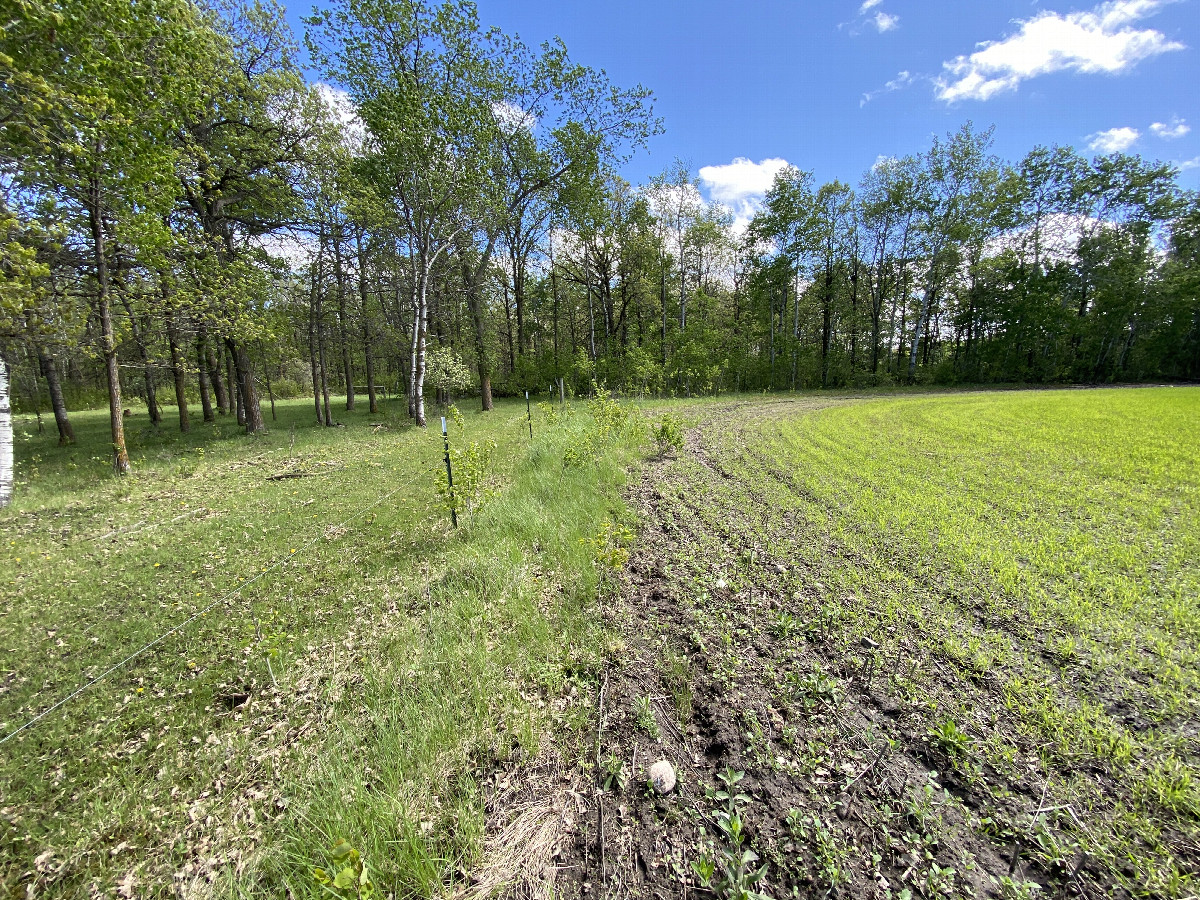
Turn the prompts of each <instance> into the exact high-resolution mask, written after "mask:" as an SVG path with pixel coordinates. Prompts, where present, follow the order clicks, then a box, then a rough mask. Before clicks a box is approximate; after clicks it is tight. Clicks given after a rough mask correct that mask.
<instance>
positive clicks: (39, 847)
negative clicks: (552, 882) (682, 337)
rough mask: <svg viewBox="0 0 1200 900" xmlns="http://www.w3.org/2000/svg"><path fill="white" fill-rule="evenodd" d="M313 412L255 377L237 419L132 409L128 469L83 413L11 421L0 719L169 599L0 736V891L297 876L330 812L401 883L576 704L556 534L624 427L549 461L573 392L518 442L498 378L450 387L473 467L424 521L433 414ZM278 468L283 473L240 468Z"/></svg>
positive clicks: (449, 857)
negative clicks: (489, 391) (181, 420)
mask: <svg viewBox="0 0 1200 900" xmlns="http://www.w3.org/2000/svg"><path fill="white" fill-rule="evenodd" d="M465 405H466V404H464V406H465ZM195 418H197V419H198V416H196V417H195ZM337 418H338V419H339V420H340V421H342V422H343V423H345V426H346V427H345V428H338V429H323V428H318V427H316V426H315V425H314V424H313V414H312V410H311V406H310V405H309V403H308V402H307V401H294V402H288V403H283V404H281V405H280V418H279V420H278V421H277V422H270V421H269V422H268V424H269V425H270V426H271V431H270V433H269V434H267V435H264V436H259V437H253V438H247V437H245V436H242V435H240V434H239V433H238V429H237V428H236V426H235V425H234V424H233V423H232V422H230V421H228V420H224V421H222V422H221V423H220V424H218V425H197V426H194V431H193V433H192V434H190V435H184V436H181V435H178V434H177V432H175V431H174V430H173V429H172V428H171V422H170V420H169V419H168V421H167V423H166V424H164V426H163V427H162V428H161V429H158V430H154V429H150V428H148V427H146V426H145V419H144V416H142V417H138V416H135V417H133V418H132V419H131V420H130V421H129V422H128V429H129V444H130V452H131V456H132V457H133V464H134V472H135V474H134V476H133V477H131V478H127V479H117V478H114V477H112V476H111V475H110V474H108V466H107V461H108V453H107V450H106V434H105V424H106V416H105V415H104V413H103V412H94V413H93V412H89V413H80V414H77V415H75V416H74V417H73V421H74V424H75V427H76V431H77V433H78V435H79V444H78V445H77V446H75V447H66V448H59V447H57V446H55V445H54V439H53V437H52V436H51V435H50V434H43V435H38V434H37V433H36V428H35V426H34V424H33V420H32V419H31V418H29V417H22V418H20V419H19V420H18V424H17V440H18V446H17V455H18V473H17V474H18V483H17V495H16V499H15V502H14V504H13V506H12V507H11V508H9V509H7V510H5V511H4V512H3V513H0V541H2V545H3V546H4V547H5V558H6V559H9V560H11V565H9V566H6V567H5V573H4V577H3V582H2V583H0V598H2V600H3V613H2V614H0V723H3V724H2V725H0V733H2V734H8V733H9V732H11V731H12V730H13V729H15V728H17V727H18V726H19V725H20V724H21V723H22V722H24V721H26V720H28V719H29V718H31V717H32V716H34V715H36V714H37V713H39V712H41V711H43V710H45V709H47V708H48V707H50V706H51V705H52V704H53V703H55V702H56V701H58V700H60V699H61V698H62V697H64V696H66V695H67V694H69V693H70V692H71V691H72V690H74V689H75V688H76V686H78V685H80V684H84V683H86V682H87V681H88V680H89V679H91V678H93V677H95V676H96V675H97V674H99V673H101V672H103V671H104V670H105V669H106V668H107V667H108V666H110V665H111V664H113V663H115V662H117V661H119V660H121V659H123V658H124V657H125V656H126V655H127V654H129V653H130V652H132V651H134V650H135V649H137V648H139V647H141V646H143V645H144V644H146V643H148V642H150V641H152V640H153V639H155V638H156V637H157V636H159V635H161V634H163V633H164V632H167V631H168V630H170V629H172V628H174V627H176V626H182V627H180V628H179V630H178V632H177V633H175V634H172V635H171V636H170V637H168V638H166V639H165V640H164V641H162V642H161V643H159V644H157V645H156V646H155V647H153V648H152V649H151V650H149V651H148V652H146V653H145V654H143V655H141V656H139V657H138V658H136V659H134V660H132V661H131V662H129V663H128V664H127V665H125V666H123V667H122V668H120V669H118V670H117V671H114V672H113V673H112V674H111V675H109V676H108V677H106V678H105V679H104V680H103V681H101V682H99V683H98V684H96V685H95V686H93V687H91V688H90V689H89V690H87V691H85V692H84V693H82V694H80V695H79V696H77V697H75V698H74V699H72V700H71V701H70V702H68V703H67V704H65V705H64V706H62V707H61V708H60V709H58V710H56V711H55V712H53V713H52V714H51V715H49V716H47V717H46V718H44V719H43V720H42V721H40V722H39V723H37V724H36V725H35V726H33V727H31V728H29V729H28V730H26V731H24V732H22V733H21V734H20V735H18V736H17V737H16V738H14V739H13V740H11V741H9V742H8V743H7V744H5V745H3V750H2V755H0V886H2V888H3V889H2V890H0V895H3V896H18V895H19V896H24V895H25V892H26V890H27V889H29V888H30V885H32V889H33V890H34V891H35V892H37V893H39V894H44V895H53V896H59V897H84V896H94V895H97V894H100V895H113V894H114V893H115V891H116V886H117V885H118V884H124V885H130V884H132V885H136V892H137V896H164V897H165V896H175V895H176V889H177V888H179V889H181V890H186V891H193V892H195V891H199V892H205V891H209V892H211V893H213V894H215V895H217V896H237V897H278V896H283V895H285V894H290V895H291V896H296V897H315V896H319V895H320V893H319V891H320V889H319V887H318V885H317V883H316V881H315V880H314V879H313V876H312V868H313V867H314V866H318V865H325V864H326V859H327V857H326V851H327V849H328V848H329V847H330V846H331V845H332V844H334V843H335V842H336V841H337V840H338V839H342V838H344V839H345V840H347V841H349V842H350V843H351V844H353V845H354V846H355V847H357V848H358V849H359V850H360V851H361V852H362V854H363V856H364V858H365V860H366V862H367V865H368V867H369V869H370V871H371V872H372V873H373V876H374V878H375V880H376V882H377V883H378V884H381V885H386V886H387V890H388V891H390V892H394V893H395V895H396V896H429V895H432V894H434V893H436V892H439V891H441V890H442V889H443V888H444V887H445V886H446V885H449V884H453V883H454V882H455V881H456V880H458V879H460V878H461V877H462V876H463V873H464V872H466V871H468V870H469V869H470V866H471V865H472V862H473V861H474V860H475V859H476V857H477V856H478V854H479V852H480V846H481V837H482V833H483V828H484V813H483V787H482V786H481V784H480V783H479V778H480V777H482V776H484V775H486V774H488V773H489V772H491V771H493V770H495V769H496V768H497V767H502V766H504V765H507V764H509V761H510V760H513V759H521V758H526V757H529V756H531V755H534V754H536V753H537V752H538V750H539V747H541V746H542V745H543V744H544V742H545V741H546V740H547V738H548V736H550V735H559V736H562V735H566V736H567V738H568V740H569V736H570V734H571V733H573V729H577V728H579V727H581V726H582V724H583V723H584V722H586V721H587V718H588V715H589V700H588V699H587V698H589V697H592V696H594V690H592V689H591V688H590V686H587V685H588V683H589V682H590V680H591V679H592V678H593V677H594V673H595V670H596V668H597V666H598V664H599V660H600V658H601V653H602V650H603V641H604V636H603V633H602V631H601V629H600V627H599V625H598V622H599V617H598V616H597V615H596V613H595V606H596V602H597V600H596V596H597V573H596V567H595V565H594V559H593V555H592V548H591V546H590V545H587V544H585V543H583V540H584V539H587V538H592V537H594V535H595V534H596V533H597V531H598V530H599V529H600V523H601V521H602V520H603V519H605V518H612V517H620V516H621V515H623V512H622V510H623V507H622V504H621V500H620V496H619V492H620V487H621V485H622V484H623V483H624V480H625V477H626V476H625V471H626V469H627V467H628V466H629V465H630V464H631V463H633V462H635V461H636V459H637V457H638V455H639V454H640V453H641V452H643V451H642V449H640V448H641V447H642V445H643V443H644V440H645V435H644V433H643V432H641V431H640V430H639V429H637V428H633V429H629V430H626V431H625V432H622V433H620V434H615V433H614V434H610V436H609V440H608V442H607V444H606V446H605V447H604V448H603V452H601V453H599V454H598V456H597V458H596V460H595V461H594V463H593V464H591V465H587V466H582V467H573V468H567V467H564V465H563V456H564V452H565V450H566V448H568V447H569V446H571V445H573V444H574V443H576V442H578V440H579V435H580V434H582V433H583V432H585V431H586V430H587V429H588V427H589V426H588V423H589V422H590V417H589V416H587V415H586V413H584V412H582V411H581V412H579V413H577V414H576V415H573V416H570V417H568V418H566V419H564V420H562V421H560V422H559V423H558V424H556V425H554V426H550V425H549V424H548V423H546V422H545V421H542V420H539V421H537V422H535V428H536V429H537V431H536V437H535V440H534V441H533V442H532V443H531V442H530V440H529V436H528V432H527V430H526V423H525V410H524V404H520V405H518V404H505V403H502V404H499V405H498V406H497V409H496V410H495V411H494V412H493V413H490V414H487V415H484V414H479V413H472V412H467V413H466V417H465V424H464V427H463V428H462V429H461V430H460V429H458V428H456V427H454V426H452V428H451V439H452V441H454V442H455V443H456V444H458V445H459V446H462V445H463V444H464V443H466V442H470V441H485V440H494V441H495V442H496V443H497V450H496V453H495V456H494V463H493V467H492V471H491V473H490V481H491V485H492V487H493V488H494V490H495V493H494V496H493V497H492V499H491V500H490V501H489V502H488V503H486V504H485V505H484V506H483V507H482V508H481V509H480V510H479V511H478V512H476V513H474V514H471V515H465V516H464V517H463V521H462V526H463V527H462V528H461V529H460V530H459V531H458V532H452V531H451V529H450V524H449V518H448V514H447V511H446V509H445V508H444V506H441V505H440V504H439V499H438V495H437V492H436V485H435V479H436V474H437V472H438V470H439V467H440V465H441V449H442V441H441V435H440V433H436V429H430V430H429V431H428V432H425V431H420V430H417V429H413V428H411V427H410V426H408V425H407V424H405V420H404V418H403V409H402V408H400V407H399V406H396V407H389V408H387V409H385V411H384V413H383V414H381V415H375V416H371V415H369V414H366V413H364V412H362V411H359V412H355V413H346V412H344V411H343V412H339V413H338V414H337ZM378 422H385V423H387V424H388V425H389V427H388V428H386V429H375V428H372V427H371V424H372V423H378ZM290 472H304V473H305V474H306V475H308V476H310V477H303V478H293V479H282V480H269V476H271V475H279V474H284V473H290ZM391 491H396V493H395V494H394V495H393V496H391V497H390V498H389V499H387V500H385V501H384V502H382V503H378V504H377V505H374V506H371V504H375V503H376V501H378V500H379V499H380V498H381V497H383V496H384V495H386V494H388V493H389V492H391ZM367 507H370V508H369V509H366V508H367ZM364 509H365V510H366V511H363V510H364ZM255 576H260V577H259V578H258V580H257V581H254V582H253V583H252V584H251V585H250V586H248V587H247V588H246V589H245V590H243V591H241V592H240V593H236V594H233V595H230V596H226V595H227V593H228V592H229V591H231V589H233V588H234V587H236V586H237V585H239V584H241V583H243V582H244V581H247V580H248V579H251V578H254V577H255ZM222 598H224V599H222ZM214 600H216V601H218V602H217V603H216V604H215V605H213V606H212V608H211V609H209V610H208V612H206V613H204V614H203V615H201V616H199V617H198V618H196V619H195V621H192V622H190V623H188V624H185V623H187V622H188V620H189V619H190V618H191V617H193V616H195V615H196V614H197V612H198V611H200V610H202V609H204V608H205V607H208V606H209V605H210V604H213V601H214ZM575 685H579V686H580V687H581V688H584V689H580V690H576V691H573V692H572V691H570V688H571V687H572V686H575ZM129 879H132V881H129Z"/></svg>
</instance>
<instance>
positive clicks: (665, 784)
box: [650, 759, 675, 794]
mask: <svg viewBox="0 0 1200 900" xmlns="http://www.w3.org/2000/svg"><path fill="white" fill-rule="evenodd" d="M650 783H651V784H652V785H654V790H656V791H658V792H659V793H660V794H669V793H671V791H673V790H675V770H674V769H673V768H671V764H670V763H669V762H667V761H666V760H665V759H660V760H659V761H658V762H656V763H655V764H654V765H652V766H651V767H650Z"/></svg>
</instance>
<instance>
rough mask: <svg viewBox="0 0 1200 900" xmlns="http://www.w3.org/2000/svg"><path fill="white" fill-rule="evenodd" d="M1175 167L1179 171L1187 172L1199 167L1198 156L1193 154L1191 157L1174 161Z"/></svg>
mask: <svg viewBox="0 0 1200 900" xmlns="http://www.w3.org/2000/svg"><path fill="white" fill-rule="evenodd" d="M1175 168H1177V169H1178V170H1179V171H1180V172H1187V171H1190V170H1192V169H1200V156H1193V157H1192V158H1191V159H1185V160H1184V161H1183V162H1177V163H1175Z"/></svg>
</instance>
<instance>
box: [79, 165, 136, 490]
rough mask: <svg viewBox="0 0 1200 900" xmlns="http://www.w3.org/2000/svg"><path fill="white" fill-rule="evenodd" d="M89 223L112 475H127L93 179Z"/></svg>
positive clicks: (96, 184) (101, 225)
mask: <svg viewBox="0 0 1200 900" xmlns="http://www.w3.org/2000/svg"><path fill="white" fill-rule="evenodd" d="M88 223H89V224H90V226H91V231H92V253H93V255H94V256H95V260H94V261H95V264H96V303H97V306H98V307H99V309H98V311H99V313H100V341H101V351H102V352H103V355H104V374H105V376H106V378H107V380H108V418H109V424H110V426H111V431H112V452H113V471H114V472H115V473H116V474H118V475H128V474H129V473H130V471H132V466H130V464H129V451H128V450H126V449H125V420H124V418H123V416H124V413H125V409H124V407H123V406H122V405H121V369H120V367H119V365H118V363H117V341H116V335H115V333H114V331H113V321H112V307H111V305H110V303H109V283H108V260H107V259H106V258H105V249H104V222H103V221H102V219H101V206H100V182H99V180H97V179H95V178H93V179H92V180H91V183H90V184H89V186H88Z"/></svg>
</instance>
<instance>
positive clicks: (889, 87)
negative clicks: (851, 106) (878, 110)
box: [858, 70, 917, 107]
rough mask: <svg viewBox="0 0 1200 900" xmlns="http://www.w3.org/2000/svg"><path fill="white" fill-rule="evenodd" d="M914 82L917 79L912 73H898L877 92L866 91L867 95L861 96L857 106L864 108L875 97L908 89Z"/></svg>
mask: <svg viewBox="0 0 1200 900" xmlns="http://www.w3.org/2000/svg"><path fill="white" fill-rule="evenodd" d="M916 80H917V77H916V76H915V75H913V74H912V72H909V71H907V70H906V71H904V72H898V73H897V74H896V77H895V78H893V79H892V80H891V81H889V82H888V83H887V84H885V85H884V86H883V87H881V88H879V89H877V90H874V91H867V93H865V94H863V95H862V99H861V100H859V101H858V105H859V106H860V107H862V106H866V105H867V104H868V103H870V102H871V101H872V100H874V99H875V98H876V97H878V96H880V95H881V94H890V93H891V92H892V91H898V90H901V89H902V88H906V87H908V86H909V85H910V84H912V83H913V82H914V81H916Z"/></svg>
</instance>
